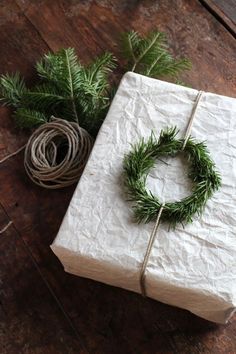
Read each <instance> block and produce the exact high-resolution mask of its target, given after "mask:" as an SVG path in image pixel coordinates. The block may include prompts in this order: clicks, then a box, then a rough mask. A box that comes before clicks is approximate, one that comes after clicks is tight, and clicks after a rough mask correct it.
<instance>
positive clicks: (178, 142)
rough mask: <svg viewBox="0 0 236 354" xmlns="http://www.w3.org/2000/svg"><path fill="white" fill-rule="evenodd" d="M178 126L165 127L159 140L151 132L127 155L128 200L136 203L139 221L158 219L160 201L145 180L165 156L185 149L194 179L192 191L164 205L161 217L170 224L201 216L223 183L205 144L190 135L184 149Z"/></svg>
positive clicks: (185, 221) (135, 210) (190, 172)
mask: <svg viewBox="0 0 236 354" xmlns="http://www.w3.org/2000/svg"><path fill="white" fill-rule="evenodd" d="M177 133H178V131H177V129H176V128H167V129H165V130H162V131H161V133H160V137H159V139H158V140H157V139H156V137H155V135H154V134H153V133H152V135H151V136H150V138H149V139H148V140H147V141H145V140H144V139H141V141H140V142H139V143H138V144H136V145H134V146H133V149H132V151H131V152H130V153H129V154H128V155H126V156H125V159H124V172H125V184H126V187H127V189H128V195H129V200H130V201H132V202H134V206H133V209H134V216H135V220H136V221H137V222H146V223H147V222H149V221H154V220H156V218H157V214H158V211H159V209H160V207H161V202H160V200H159V198H158V197H157V196H154V195H153V194H152V192H151V191H149V190H147V189H146V179H147V175H148V173H149V171H150V169H151V168H152V167H153V166H154V165H155V162H156V160H157V159H160V158H161V157H163V156H172V157H174V156H176V154H177V153H180V152H182V153H183V154H185V156H186V157H187V159H188V161H189V163H190V170H189V177H190V178H191V179H192V181H193V182H194V184H195V186H194V188H193V191H192V194H191V195H190V196H188V197H186V198H183V199H182V200H180V201H176V202H169V203H166V204H165V207H164V209H163V212H162V215H161V220H163V221H168V222H169V224H170V226H172V227H175V226H176V224H177V223H182V224H185V223H190V222H192V218H193V216H194V214H198V215H201V213H202V212H203V209H204V207H205V205H206V202H207V200H208V199H209V198H211V197H212V195H213V193H214V192H215V191H217V190H218V189H219V187H220V185H221V177H220V174H219V172H217V171H216V169H215V164H214V162H213V161H212V159H211V157H210V154H209V152H208V150H207V147H206V145H205V144H204V143H203V142H196V141H195V139H194V138H192V137H190V138H189V139H188V141H187V143H186V146H185V149H184V150H183V151H182V146H183V143H184V140H183V139H176V135H177Z"/></svg>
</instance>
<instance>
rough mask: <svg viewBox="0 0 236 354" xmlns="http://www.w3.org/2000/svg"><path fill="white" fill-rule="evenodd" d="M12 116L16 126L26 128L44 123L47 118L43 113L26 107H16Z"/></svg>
mask: <svg viewBox="0 0 236 354" xmlns="http://www.w3.org/2000/svg"><path fill="white" fill-rule="evenodd" d="M14 118H15V122H16V125H17V126H18V127H20V128H27V129H31V128H34V127H36V126H38V125H41V124H43V123H46V122H47V120H48V119H47V117H46V115H45V114H43V113H40V112H38V111H35V110H30V109H26V108H18V109H17V110H16V112H15V114H14Z"/></svg>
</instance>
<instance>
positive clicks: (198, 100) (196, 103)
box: [182, 91, 203, 150]
mask: <svg viewBox="0 0 236 354" xmlns="http://www.w3.org/2000/svg"><path fill="white" fill-rule="evenodd" d="M202 95H203V91H199V92H198V94H197V97H196V100H195V104H194V106H193V109H192V112H191V116H190V118H189V123H188V126H187V129H186V132H185V135H184V143H183V146H182V150H184V149H185V146H186V144H187V141H188V139H189V137H190V134H191V130H192V127H193V120H194V117H195V115H196V111H197V107H198V105H199V102H200V100H201V98H202Z"/></svg>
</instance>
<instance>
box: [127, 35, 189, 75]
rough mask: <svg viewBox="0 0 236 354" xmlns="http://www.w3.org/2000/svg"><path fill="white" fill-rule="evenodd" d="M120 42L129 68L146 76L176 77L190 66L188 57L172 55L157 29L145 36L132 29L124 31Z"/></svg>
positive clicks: (164, 38)
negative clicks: (179, 57) (177, 57)
mask: <svg viewBox="0 0 236 354" xmlns="http://www.w3.org/2000/svg"><path fill="white" fill-rule="evenodd" d="M121 44H122V50H123V56H124V57H125V59H126V61H127V64H128V68H129V70H131V71H134V72H137V73H140V74H143V75H146V76H151V77H162V76H169V77H174V78H176V77H177V76H178V75H179V73H181V72H182V71H183V70H188V69H190V67H191V65H190V62H189V60H188V59H179V60H176V59H174V58H173V57H172V55H171V54H170V53H169V51H168V46H167V41H166V36H165V34H164V33H162V32H159V31H154V32H151V33H149V34H148V35H147V36H146V37H145V38H143V37H141V36H140V35H139V34H138V33H137V32H134V31H131V32H128V33H125V34H124V35H123V36H122V40H121Z"/></svg>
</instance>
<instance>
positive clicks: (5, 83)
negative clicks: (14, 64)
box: [0, 72, 27, 107]
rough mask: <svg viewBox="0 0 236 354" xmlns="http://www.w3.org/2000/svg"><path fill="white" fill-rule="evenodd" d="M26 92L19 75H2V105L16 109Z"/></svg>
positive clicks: (0, 84) (0, 86) (0, 88)
mask: <svg viewBox="0 0 236 354" xmlns="http://www.w3.org/2000/svg"><path fill="white" fill-rule="evenodd" d="M25 92H27V90H26V86H25V83H24V80H23V79H22V78H21V77H20V74H19V73H18V72H16V73H15V74H11V75H9V74H6V75H2V76H1V78H0V95H1V98H0V101H2V102H3V104H5V105H8V106H13V107H18V106H19V104H20V101H21V98H22V96H23V94H24V93H25Z"/></svg>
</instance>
